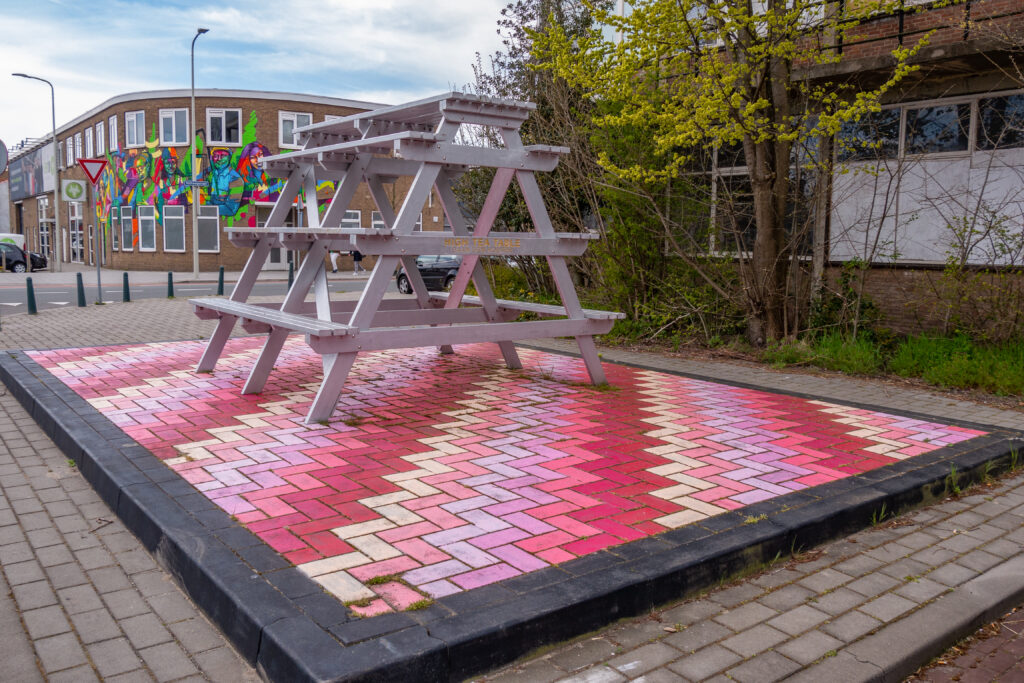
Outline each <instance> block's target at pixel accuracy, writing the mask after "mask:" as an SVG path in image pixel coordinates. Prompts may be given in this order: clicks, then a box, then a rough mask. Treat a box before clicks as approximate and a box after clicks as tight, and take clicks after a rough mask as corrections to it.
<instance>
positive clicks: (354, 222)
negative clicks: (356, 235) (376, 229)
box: [341, 209, 363, 228]
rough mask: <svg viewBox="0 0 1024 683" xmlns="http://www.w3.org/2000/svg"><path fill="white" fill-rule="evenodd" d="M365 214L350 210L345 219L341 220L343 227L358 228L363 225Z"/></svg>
mask: <svg viewBox="0 0 1024 683" xmlns="http://www.w3.org/2000/svg"><path fill="white" fill-rule="evenodd" d="M362 221H363V213H362V212H361V211H353V210H351V209H350V210H348V211H346V212H345V217H344V218H342V219H341V227H343V228H358V227H360V226H361V225H362V224H363V223H362Z"/></svg>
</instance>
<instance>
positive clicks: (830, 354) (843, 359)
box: [814, 332, 882, 375]
mask: <svg viewBox="0 0 1024 683" xmlns="http://www.w3.org/2000/svg"><path fill="white" fill-rule="evenodd" d="M814 353H815V363H816V364H817V365H820V366H821V367H823V368H827V369H829V370H839V371H841V372H848V373H850V374H854V375H872V374H875V373H877V372H878V371H879V370H881V369H882V354H881V353H880V352H879V350H878V346H876V345H875V343H874V342H873V341H871V340H870V339H868V338H867V337H863V336H861V337H857V338H855V339H849V338H847V337H846V336H844V335H842V334H839V333H838V332H832V333H831V334H827V335H824V336H822V337H820V338H819V339H818V340H817V341H816V342H815V344H814Z"/></svg>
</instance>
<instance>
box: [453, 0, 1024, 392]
mask: <svg viewBox="0 0 1024 683" xmlns="http://www.w3.org/2000/svg"><path fill="white" fill-rule="evenodd" d="M940 1H941V0H940ZM905 4H906V3H903V2H900V1H899V0H881V1H880V2H875V3H845V4H839V5H838V6H837V7H838V9H837V11H836V12H835V13H828V14H827V15H826V16H825V17H824V18H823V17H821V16H820V10H821V4H820V3H819V2H818V1H817V0H787V1H786V2H778V3H772V4H769V5H768V6H765V7H762V6H761V5H759V4H757V3H755V4H754V5H750V4H749V3H735V2H731V0H683V1H677V0H640V1H638V2H634V3H630V5H631V7H632V12H631V13H630V14H629V15H628V16H627V17H617V16H615V14H614V12H613V7H614V5H615V3H613V2H611V1H610V0H513V1H512V2H510V3H509V4H508V5H507V7H506V8H505V9H504V10H503V11H502V14H501V17H500V18H499V21H498V32H499V34H500V35H501V36H502V39H503V48H502V49H501V50H500V51H499V52H497V53H495V54H493V55H487V56H486V58H484V57H480V56H478V60H477V64H476V67H475V76H476V77H475V82H474V83H473V84H471V85H470V86H469V87H470V89H471V90H475V91H476V92H478V93H480V94H486V95H496V96H500V97H509V98H515V99H518V100H528V101H532V102H535V103H536V104H537V109H536V111H535V112H534V113H533V114H532V115H531V116H530V118H529V119H528V120H527V121H526V122H525V124H524V126H523V127H522V130H521V131H520V136H521V138H522V141H523V143H524V144H536V143H539V144H557V145H565V146H568V147H569V148H570V149H571V153H570V154H568V155H566V156H565V157H563V158H562V159H561V162H560V164H559V166H558V168H557V169H556V170H555V171H554V172H553V173H545V174H538V176H537V179H538V182H539V183H541V189H542V192H543V194H544V196H545V198H546V201H547V209H548V212H549V213H550V218H551V222H552V224H553V226H554V227H555V229H556V230H558V231H567V232H582V231H586V230H595V231H598V232H599V233H600V235H601V239H600V240H597V241H596V242H594V243H593V244H592V245H591V246H590V248H589V249H588V251H587V253H586V255H585V256H583V257H581V258H577V259H573V260H572V261H571V270H572V274H573V276H574V278H575V279H576V281H577V285H578V288H579V293H580V296H581V298H582V299H583V303H584V304H585V305H587V306H590V307H594V308H611V309H615V310H620V311H623V312H625V313H626V314H627V318H626V319H625V320H621V321H618V322H617V323H616V325H615V327H614V329H613V330H612V333H611V334H610V335H608V336H607V337H606V338H605V339H606V340H607V341H610V342H612V343H615V342H619V343H625V344H637V343H652V342H653V343H661V344H667V345H669V346H670V347H671V348H679V347H681V346H684V345H688V344H699V345H702V346H706V347H726V348H732V349H734V350H736V351H739V352H741V353H745V354H748V355H759V356H760V358H762V359H763V360H764V361H766V362H768V363H771V364H772V365H774V366H777V367H785V366H794V365H806V366H816V367H822V368H828V369H832V370H837V371H842V372H848V373H853V374H862V375H874V374H880V373H893V374H896V375H899V376H903V377H919V378H922V379H924V380H925V381H927V382H930V383H933V384H935V385H937V386H942V387H958V388H975V389H981V390H984V391H989V392H993V393H996V394H1001V395H1014V394H1016V395H1021V394H1024V278H1022V276H1021V268H1022V267H1024V232H1021V231H1020V229H1019V227H1018V222H1019V221H1017V220H1016V219H1014V218H1013V216H1016V215H1017V214H1016V213H1014V211H1016V209H1015V208H1014V207H1015V206H1016V204H1014V203H1013V201H1016V200H1013V201H1011V200H1010V199H1007V200H1005V201H1003V200H998V201H997V200H996V199H994V198H993V195H992V194H991V193H990V194H988V195H986V194H985V192H984V184H982V190H980V191H978V192H977V194H974V193H973V192H974V191H973V190H971V192H967V193H957V192H946V193H940V195H941V196H940V197H939V198H938V200H935V201H932V204H933V205H929V206H930V208H931V209H934V210H935V211H937V212H938V215H939V216H941V218H940V221H941V223H942V224H943V225H944V227H945V232H946V233H947V235H948V239H946V242H948V244H944V245H943V247H942V248H945V249H946V267H945V269H944V270H943V271H942V272H941V274H940V273H938V272H937V271H933V273H934V274H935V277H932V278H930V279H928V285H927V286H928V290H927V291H924V292H922V294H923V296H922V297H921V301H920V302H919V303H917V304H915V306H917V308H919V309H920V313H921V316H920V317H921V318H922V319H924V318H927V319H929V320H931V321H939V322H940V324H939V325H938V327H939V331H940V332H941V333H942V334H943V335H945V336H936V335H932V336H927V335H919V336H912V337H908V338H902V337H898V336H896V335H894V334H892V333H890V332H887V331H885V329H884V328H883V327H882V325H884V324H885V320H884V319H883V318H882V315H881V311H880V306H878V305H876V302H875V301H874V300H872V298H871V296H869V294H868V291H875V292H878V291H879V290H878V288H877V287H876V288H875V289H874V290H871V289H870V288H869V287H868V283H869V281H871V278H872V276H873V272H874V271H873V267H874V265H875V264H876V263H877V262H879V261H886V260H899V258H900V254H899V245H898V244H896V243H895V242H893V241H887V240H891V236H888V237H887V236H886V235H887V233H884V231H883V226H884V225H888V224H890V223H893V221H895V220H896V218H897V217H896V216H895V213H894V212H895V208H894V206H895V198H896V197H897V196H898V192H897V191H896V190H894V189H893V187H894V184H898V182H899V180H900V178H901V177H902V174H905V173H908V172H909V168H910V167H909V165H908V164H904V163H903V162H904V160H903V159H902V158H900V159H899V160H898V161H893V160H892V159H887V158H886V157H885V154H884V153H883V152H884V150H881V149H876V148H878V147H879V146H880V145H879V143H878V140H880V139H881V138H878V139H875V138H871V137H870V136H869V137H868V138H865V139H860V138H856V137H853V138H849V137H844V135H845V134H844V133H842V131H843V130H845V127H846V126H847V125H852V124H855V125H858V126H859V125H861V124H862V123H863V122H865V121H869V122H870V120H872V117H873V116H874V115H876V114H878V113H879V110H880V108H881V105H882V102H883V101H884V98H886V97H888V96H890V95H891V94H892V93H893V92H894V91H895V90H896V89H897V88H898V86H900V85H901V83H902V81H903V80H904V79H906V78H907V77H908V76H910V75H911V74H912V73H913V72H914V71H915V69H916V67H915V65H914V60H913V57H914V54H915V51H916V50H918V49H920V47H921V46H922V45H923V44H925V42H926V41H927V40H928V36H927V35H926V34H921V35H920V36H918V38H915V40H914V41H911V42H908V43H907V44H906V45H903V46H902V47H901V48H899V49H898V50H896V51H895V52H894V53H893V54H892V55H891V56H892V60H891V64H890V67H889V69H888V70H886V71H885V73H882V72H879V73H877V74H876V76H878V80H874V81H872V84H873V85H872V87H871V88H869V89H865V84H864V83H860V84H857V83H854V82H853V81H852V80H849V79H847V78H846V77H845V76H844V77H842V78H841V79H839V80H838V81H837V80H835V79H833V78H831V77H825V76H822V78H820V79H817V80H815V81H814V82H813V83H810V82H809V81H807V80H806V79H803V78H802V77H801V76H800V69H803V68H806V67H808V66H814V67H816V68H820V70H821V71H822V73H823V74H824V73H826V72H828V70H829V68H831V67H834V66H836V65H838V64H839V63H840V62H841V61H842V59H843V56H842V53H841V52H840V51H837V50H832V49H829V45H832V44H833V43H830V41H836V42H842V40H843V39H844V36H845V37H856V35H857V33H858V31H861V29H862V27H863V25H864V22H865V21H869V20H874V19H878V18H880V17H884V16H888V15H889V14H890V13H891V12H894V11H900V12H902V11H904V10H906V11H908V12H916V11H925V9H922V8H923V7H924V6H923V5H922V6H920V7H919V6H915V8H914V9H907V8H906V7H905ZM930 7H934V4H932V5H930ZM822 22H824V23H822ZM812 29H813V30H812ZM808 31H811V33H810V34H809V33H808ZM613 33H617V35H616V36H615V39H614V40H613V39H612V35H613ZM847 34H849V35H847ZM808 35H813V36H814V39H813V40H808V39H807V37H808ZM723 55H725V56H726V57H727V58H725V59H723ZM839 71H840V72H842V71H843V70H842V69H839ZM1021 73H1024V71H1022V72H1021ZM1018 75H1019V74H1018ZM1008 76H1009V77H1011V78H1015V77H1016V76H1015V75H1014V74H1008ZM1020 81H1021V82H1024V75H1022V76H1020ZM869 128H870V127H869ZM477 135H478V137H477V139H476V143H477V144H481V145H489V146H502V145H504V144H505V142H506V141H505V140H504V139H503V138H502V134H500V133H499V132H498V130H497V129H489V128H482V129H481V130H480V131H478V133H477ZM851 140H854V144H860V145H863V146H864V149H856V150H855V149H853V148H850V149H847V148H846V146H847V145H849V144H851V142H850V141H851ZM872 151H874V152H877V153H878V160H879V164H880V165H882V166H884V164H885V163H888V162H893V163H897V165H898V166H899V168H896V169H893V168H889V169H887V170H886V171H885V172H884V173H883V172H880V171H879V172H876V173H875V175H873V176H871V177H872V178H874V179H875V180H876V181H877V182H875V183H874V185H872V186H871V187H872V188H873V189H872V191H873V192H874V193H875V194H874V195H873V197H875V199H874V200H872V202H871V204H872V207H871V208H870V211H869V215H868V216H867V217H865V215H864V214H863V212H858V213H857V221H859V222H860V223H862V225H860V227H859V228H858V229H860V230H861V231H862V232H863V240H862V244H860V245H859V248H858V249H856V250H854V252H853V253H854V254H855V256H852V257H851V256H844V258H845V259H847V260H846V262H845V264H844V265H843V267H842V269H841V270H840V272H838V273H836V274H835V275H834V276H833V277H829V276H828V275H827V273H826V268H825V265H826V262H827V258H828V254H829V251H828V245H826V244H825V240H826V239H833V238H834V235H832V236H831V237H827V236H826V234H825V228H824V227H823V226H824V223H825V222H824V221H823V220H821V216H823V215H826V214H827V212H828V211H829V209H828V204H829V202H828V201H827V198H828V197H829V196H830V195H829V194H828V193H829V192H830V191H833V189H834V182H833V183H832V185H833V189H830V183H827V182H818V179H819V178H833V179H834V178H836V177H839V176H841V175H842V173H843V171H844V170H846V169H844V168H843V166H842V163H843V162H841V161H839V159H845V158H848V157H851V154H850V153H851V152H856V154H854V155H853V156H854V157H856V158H859V159H861V160H864V159H865V158H868V157H870V153H871V152H872ZM993 158H995V157H993ZM723 169H724V170H723ZM861 170H862V171H863V170H864V169H863V168H862V169H861ZM979 171H983V172H984V173H985V174H986V177H987V173H988V172H989V171H988V170H986V169H979ZM869 175H871V174H870V173H869ZM493 180H494V174H493V171H471V172H469V173H466V174H465V175H464V176H463V178H462V180H461V181H460V186H459V188H458V195H459V199H460V201H461V202H462V204H463V208H464V209H465V210H466V213H467V215H470V216H473V215H479V214H480V212H481V210H482V209H483V207H484V205H485V204H486V202H487V197H488V194H489V191H490V189H491V186H492V182H493ZM856 187H860V186H859V185H857V186H856ZM823 198H825V199H823ZM833 198H834V197H833ZM926 200H929V198H927V197H925V198H921V202H922V203H923V204H927V201H926ZM936 202H937V203H936ZM822 212H824V213H822ZM493 227H494V229H495V230H501V231H517V230H532V229H533V227H534V226H533V219H532V217H531V215H530V212H529V210H528V207H527V206H526V203H525V201H524V199H523V196H522V194H521V192H519V189H518V187H517V186H516V184H515V182H513V183H512V185H511V190H510V192H509V193H508V195H507V196H506V198H505V200H504V202H503V203H502V205H501V206H500V207H498V209H497V211H496V215H495V219H494V223H493ZM853 227H855V226H846V227H843V226H840V225H838V224H833V225H831V227H829V228H828V229H829V231H830V232H832V233H836V234H838V233H839V232H840V231H842V230H847V229H853ZM858 234H860V233H858ZM982 257H984V258H982ZM981 261H984V262H987V263H990V264H998V266H991V267H985V268H979V267H978V266H977V265H976V264H977V263H979V262H981ZM484 263H485V268H486V271H487V273H488V276H489V279H490V280H491V283H492V286H493V289H494V290H495V293H496V294H497V295H498V296H499V297H501V298H509V299H517V300H524V301H533V302H540V303H557V302H558V301H559V297H558V292H557V291H555V289H554V286H553V281H552V278H551V276H550V273H549V272H548V269H547V264H546V262H545V261H544V259H541V258H533V257H522V256H510V257H507V258H503V259H497V258H490V259H484Z"/></svg>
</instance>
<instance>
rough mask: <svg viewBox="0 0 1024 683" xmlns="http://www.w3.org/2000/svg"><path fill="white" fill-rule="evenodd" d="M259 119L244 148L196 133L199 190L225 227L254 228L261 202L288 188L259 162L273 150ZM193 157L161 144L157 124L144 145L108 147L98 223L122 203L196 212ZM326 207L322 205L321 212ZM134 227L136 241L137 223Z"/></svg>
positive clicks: (159, 212)
mask: <svg viewBox="0 0 1024 683" xmlns="http://www.w3.org/2000/svg"><path fill="white" fill-rule="evenodd" d="M256 123H257V117H256V112H251V113H250V114H249V121H248V123H247V124H246V126H245V129H244V130H243V132H242V144H241V146H240V147H220V146H210V147H208V146H207V145H206V141H205V133H204V132H203V131H198V132H197V134H196V150H197V157H198V159H199V162H198V163H199V165H198V168H197V169H196V178H197V179H199V180H203V181H206V186H205V187H203V188H199V189H198V192H199V197H198V199H199V203H200V204H202V205H209V206H216V207H218V211H219V213H220V217H221V225H222V226H224V227H230V226H246V227H255V226H256V203H257V202H274V201H276V200H277V196H278V193H279V192H280V191H281V189H282V188H283V187H284V181H283V180H279V179H276V178H267V176H266V174H265V173H264V172H263V171H262V170H260V167H259V164H260V161H261V160H262V159H263V157H264V156H269V155H270V154H271V152H270V149H269V148H267V146H266V145H264V144H263V143H261V142H259V141H257V140H256ZM189 157H190V155H189V150H188V149H187V148H174V147H161V146H160V145H159V142H158V141H157V135H156V126H155V125H154V126H153V129H152V132H151V134H150V139H149V142H147V143H146V144H145V146H143V147H137V148H133V149H127V150H118V151H114V152H108V153H107V155H106V159H107V167H106V169H104V171H103V175H102V176H101V177H100V180H99V182H98V183H97V200H96V207H95V209H96V218H97V221H98V223H99V224H100V225H102V226H104V230H106V228H107V227H108V226H109V224H110V219H111V218H114V219H116V218H117V217H118V216H119V215H120V208H121V207H122V206H132V207H135V206H152V207H154V209H155V211H154V213H155V215H156V220H157V222H158V223H160V224H162V223H163V214H164V207H165V206H179V205H180V206H184V207H186V208H185V210H186V211H187V212H188V211H191V205H192V191H193V190H192V188H190V187H189V186H188V184H187V183H188V181H189V180H190V179H191V177H192V169H191V159H190V158H189ZM325 186H326V187H331V186H332V184H331V183H321V184H320V185H318V187H317V189H318V190H319V189H323V187H325ZM324 208H325V207H324V206H321V211H323V209H324ZM133 215H135V212H133ZM133 232H134V233H135V238H136V241H137V239H138V230H137V227H136V228H135V229H134V230H133Z"/></svg>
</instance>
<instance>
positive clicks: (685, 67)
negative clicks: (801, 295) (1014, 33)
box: [534, 0, 926, 344]
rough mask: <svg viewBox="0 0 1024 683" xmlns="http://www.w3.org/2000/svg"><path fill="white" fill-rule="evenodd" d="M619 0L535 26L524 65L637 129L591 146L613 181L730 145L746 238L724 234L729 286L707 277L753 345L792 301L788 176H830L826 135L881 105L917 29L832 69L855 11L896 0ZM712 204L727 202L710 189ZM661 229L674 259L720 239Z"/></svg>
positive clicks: (673, 170)
mask: <svg viewBox="0 0 1024 683" xmlns="http://www.w3.org/2000/svg"><path fill="white" fill-rule="evenodd" d="M630 5H631V12H627V13H626V15H625V16H619V15H617V14H616V13H613V12H608V11H603V10H602V9H601V8H600V7H594V8H593V15H594V16H595V17H596V20H597V23H596V24H595V25H594V26H592V27H591V29H590V30H588V31H585V32H582V33H581V32H580V31H578V30H577V31H574V32H573V33H572V34H569V33H567V32H564V31H560V30H559V27H558V25H557V24H554V25H552V27H551V28H549V29H548V30H547V31H545V32H543V33H538V34H537V35H535V36H534V46H535V50H536V51H537V62H536V63H538V64H539V66H540V68H543V69H549V70H551V71H552V72H553V73H554V74H555V75H557V76H558V77H561V78H563V79H565V80H566V81H567V82H568V83H569V84H570V85H572V86H573V87H576V88H579V89H581V90H582V91H583V92H585V93H586V94H587V95H588V96H589V97H590V98H592V99H593V100H594V101H595V102H599V103H602V104H603V106H601V107H598V108H597V110H598V111H599V112H600V114H599V115H597V116H596V117H595V120H594V122H593V123H594V125H595V126H597V128H598V130H602V129H603V130H605V131H622V130H626V129H629V130H635V131H644V132H645V133H646V134H647V135H648V136H649V140H650V144H649V150H650V151H649V153H647V154H644V155H636V154H616V153H615V151H614V149H612V150H611V151H609V150H608V149H606V150H605V151H602V152H600V154H599V162H600V164H601V166H602V167H603V168H604V169H606V170H607V171H608V172H609V173H611V174H612V175H613V176H614V177H616V178H618V179H620V180H622V181H623V182H625V183H635V184H637V185H643V184H645V183H657V182H665V181H671V180H672V179H674V178H685V177H687V176H688V175H689V176H692V175H693V173H694V171H695V168H698V167H699V166H700V164H701V163H702V161H701V160H702V159H706V158H707V156H708V150H719V151H724V150H731V151H733V152H735V153H737V154H738V155H740V156H739V159H740V160H741V161H740V162H739V163H737V165H738V166H745V167H746V173H747V175H748V176H749V194H750V199H751V201H750V206H751V207H752V210H751V213H752V225H753V235H752V240H751V241H752V244H746V245H744V244H742V243H739V242H736V241H733V242H732V243H731V244H732V245H733V247H734V248H733V249H732V250H731V253H732V256H733V259H734V260H733V262H734V263H735V264H736V269H737V271H738V277H737V278H735V280H734V282H735V283H736V284H735V285H734V286H733V287H732V289H730V290H728V291H726V290H724V289H722V288H721V285H720V283H718V282H716V283H713V284H714V286H715V287H716V291H719V293H720V294H722V295H724V296H728V297H732V299H733V301H734V302H735V303H736V304H737V305H738V306H740V308H741V309H742V310H743V311H745V314H746V334H747V337H748V339H749V340H750V341H751V342H752V343H757V344H763V343H766V342H769V341H772V340H777V339H780V338H782V337H784V336H786V335H787V334H793V333H795V332H796V331H797V329H796V326H795V325H794V323H793V320H792V317H793V316H794V315H795V314H796V313H795V312H796V311H798V310H800V304H801V302H798V301H796V300H795V297H796V296H797V295H796V294H795V292H796V291H797V290H798V289H799V288H794V287H792V286H791V283H790V282H789V276H790V273H791V269H792V268H793V266H794V264H795V263H798V258H797V256H798V252H799V248H800V244H802V243H803V244H805V243H806V240H805V238H806V234H804V235H801V234H798V231H795V230H793V229H792V227H793V222H792V220H791V219H792V216H793V210H792V205H793V202H794V201H796V202H800V201H803V202H808V201H809V200H808V198H807V197H806V196H805V195H803V194H802V193H801V191H800V188H799V187H798V186H799V185H800V181H799V180H798V178H799V176H800V174H801V173H812V174H817V177H819V178H826V179H827V178H829V177H830V175H831V167H830V163H831V157H832V154H831V144H829V143H828V141H830V140H832V139H833V137H834V136H835V135H836V133H837V132H838V131H839V130H840V128H841V127H842V126H843V124H844V123H846V122H850V121H854V120H857V119H859V118H861V117H862V116H864V115H865V114H867V113H868V112H873V111H878V110H879V109H880V102H881V100H882V99H883V98H884V97H885V95H886V94H887V93H889V92H890V91H892V90H893V89H894V88H896V87H897V85H898V84H899V83H900V82H901V81H902V80H903V79H904V78H905V77H906V76H907V75H908V74H910V73H911V72H913V71H914V70H915V67H914V65H913V57H914V55H915V53H916V52H917V50H918V49H919V48H920V47H921V46H922V45H923V44H924V41H925V40H926V37H923V38H921V40H920V41H919V42H917V43H914V44H905V45H904V46H902V47H899V48H897V49H896V50H894V51H893V52H892V53H891V55H889V56H888V57H886V58H884V59H883V60H881V62H880V64H879V66H878V68H877V69H874V70H873V73H872V75H871V78H870V79H866V78H861V79H852V78H851V77H850V74H849V73H844V72H845V71H848V70H846V69H843V68H840V67H841V66H842V64H841V63H842V60H843V57H842V53H841V50H839V49H837V46H839V45H841V44H843V43H849V42H851V41H856V40H857V38H858V31H861V30H862V26H863V23H864V22H866V21H869V20H871V19H873V18H876V17H880V16H885V15H888V14H892V13H894V12H895V11H897V10H899V9H902V5H903V3H902V2H901V1H900V0H861V1H859V2H858V1H857V0H847V1H846V2H842V3H840V2H821V1H820V0H638V1H637V2H633V3H630ZM620 137H621V136H620ZM823 185H824V183H819V186H823ZM715 210H716V211H719V212H722V211H727V210H728V207H727V205H726V203H723V202H722V201H721V196H720V197H719V200H718V203H717V205H716V209H715ZM665 229H666V235H665V238H666V243H667V244H669V245H671V249H673V250H674V251H675V255H676V256H678V257H680V258H683V259H684V260H685V261H686V262H687V263H695V261H693V259H692V256H693V254H694V253H695V252H696V251H700V250H705V251H711V252H714V251H716V249H717V250H718V251H722V250H723V247H722V245H723V240H722V239H721V236H719V238H718V242H717V243H716V242H715V241H714V238H713V239H712V242H711V243H710V244H709V243H706V242H705V243H701V242H699V241H691V242H689V243H687V242H686V241H680V240H678V239H677V234H676V233H674V232H673V229H672V226H671V225H668V224H667V225H666V228H665ZM715 229H716V228H715V226H712V230H715ZM802 240H803V242H802ZM716 244H717V247H716ZM688 259H689V260H688ZM708 278H709V282H711V280H710V276H708Z"/></svg>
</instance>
